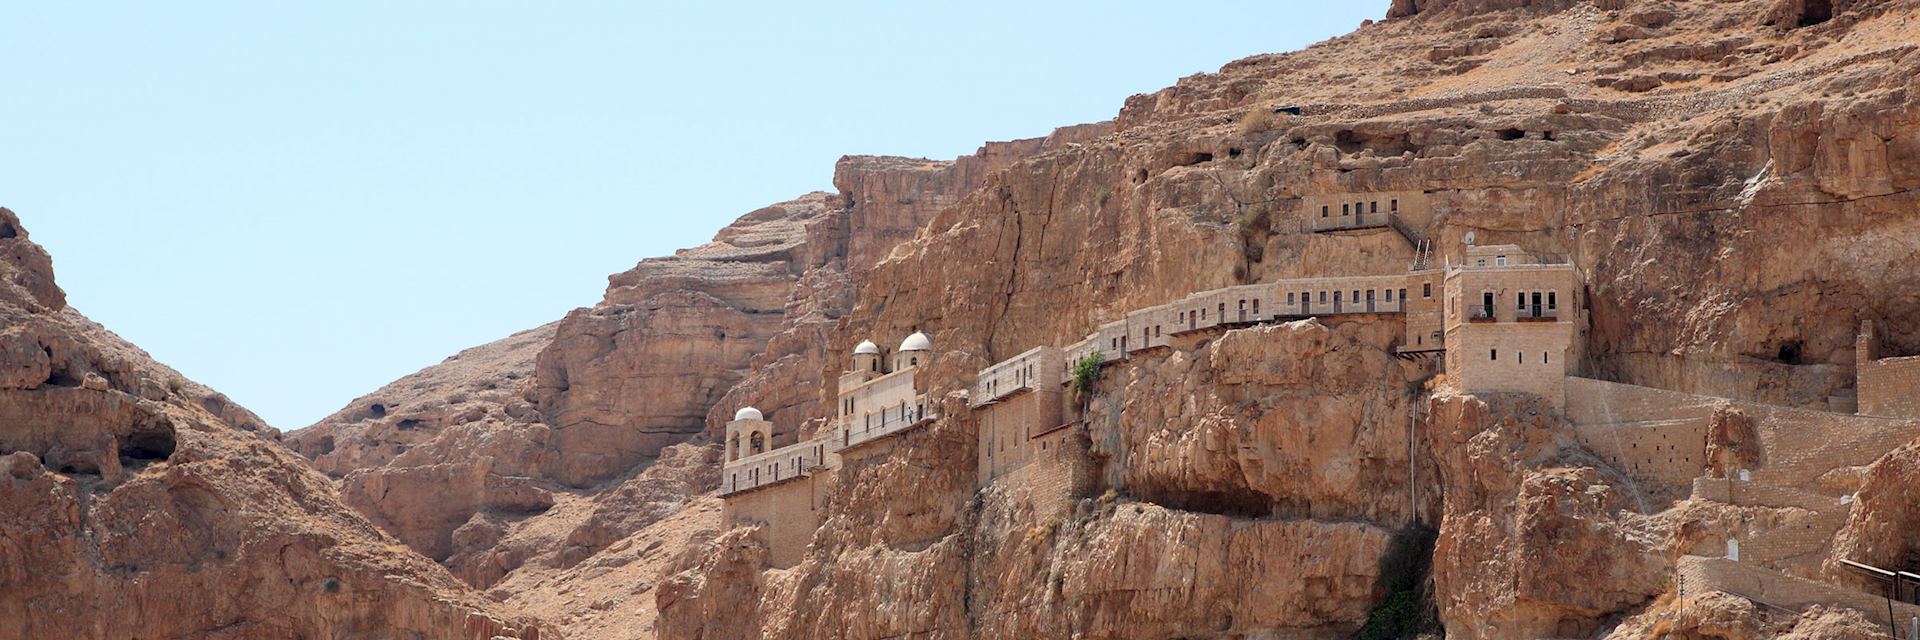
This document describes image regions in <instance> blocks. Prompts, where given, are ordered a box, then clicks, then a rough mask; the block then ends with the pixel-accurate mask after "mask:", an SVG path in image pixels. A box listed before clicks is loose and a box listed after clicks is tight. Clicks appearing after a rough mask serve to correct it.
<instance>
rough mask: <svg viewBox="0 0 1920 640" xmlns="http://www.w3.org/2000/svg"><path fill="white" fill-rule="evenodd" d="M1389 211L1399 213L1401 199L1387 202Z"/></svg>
mask: <svg viewBox="0 0 1920 640" xmlns="http://www.w3.org/2000/svg"><path fill="white" fill-rule="evenodd" d="M1387 210H1388V211H1399V210H1400V199H1399V198H1394V199H1392V200H1389V201H1387Z"/></svg>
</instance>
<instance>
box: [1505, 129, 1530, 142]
mask: <svg viewBox="0 0 1920 640" xmlns="http://www.w3.org/2000/svg"><path fill="white" fill-rule="evenodd" d="M1499 133H1500V139H1501V140H1519V139H1521V138H1525V137H1527V132H1525V131H1522V130H1520V129H1501V130H1500V132H1499Z"/></svg>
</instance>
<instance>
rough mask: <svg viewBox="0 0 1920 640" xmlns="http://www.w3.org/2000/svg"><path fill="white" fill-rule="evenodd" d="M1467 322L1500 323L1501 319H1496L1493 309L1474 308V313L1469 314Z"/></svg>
mask: <svg viewBox="0 0 1920 640" xmlns="http://www.w3.org/2000/svg"><path fill="white" fill-rule="evenodd" d="M1467 321H1468V322H1499V321H1500V319H1499V318H1496V317H1494V315H1493V307H1474V309H1473V311H1472V312H1470V313H1468V314H1467Z"/></svg>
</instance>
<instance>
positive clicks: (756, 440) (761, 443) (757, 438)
mask: <svg viewBox="0 0 1920 640" xmlns="http://www.w3.org/2000/svg"><path fill="white" fill-rule="evenodd" d="M748 442H750V443H751V446H752V447H753V453H755V454H758V453H760V452H762V451H766V450H767V438H766V436H763V435H761V434H760V432H758V431H755V432H753V437H752V438H750V439H749V440H748Z"/></svg>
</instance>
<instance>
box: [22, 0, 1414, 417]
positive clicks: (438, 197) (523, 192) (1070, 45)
mask: <svg viewBox="0 0 1920 640" xmlns="http://www.w3.org/2000/svg"><path fill="white" fill-rule="evenodd" d="M1386 5H1387V0H1369V1H1365V2H1319V3H1300V2H1275V1H1272V0H1268V1H1265V2H1224V3H1215V4H1209V5H1197V4H1194V3H1172V2H1099V3H1095V2H1072V3H1045V2H966V3H955V2H864V3H842V4H834V5H827V4H820V3H737V4H723V3H684V4H676V5H664V4H651V3H642V2H554V3H529V2H461V3H451V2H448V3H429V2H390V3H365V2H334V3H286V2H186V3H182V2H175V3H131V2H129V3H117V2H103V3H93V2H38V3H36V2H18V3H8V6H6V7H4V8H0V47H3V49H0V116H3V118H0V206H7V207H10V208H12V209H13V210H14V211H15V212H17V213H19V214H20V215H21V217H22V218H23V220H24V222H25V223H26V226H27V228H28V230H30V231H31V232H32V233H33V237H34V239H35V240H37V241H39V242H40V243H41V244H44V245H46V246H47V248H48V250H49V251H51V252H52V253H53V256H54V266H55V269H56V271H57V273H58V276H59V279H60V284H61V285H62V286H63V287H64V288H65V289H66V290H67V293H68V296H69V298H70V300H71V302H72V304H73V305H74V306H75V307H77V308H78V309H80V310H81V311H82V312H85V313H86V314H87V315H89V316H91V317H92V318H94V319H95V320H98V321H100V322H102V323H104V324H106V325H107V326H108V327H109V328H111V329H113V330H114V331H116V332H118V333H120V334H121V335H122V336H125V337H126V338H128V339H129V340H132V341H133V342H135V343H136V344H139V345H141V346H142V347H144V348H146V349H147V350H148V351H149V352H151V353H153V355H154V356H155V357H157V358H159V359H160V360H161V361H163V362H166V363H168V364H170V365H173V366H174V367H176V368H178V369H180V370H181V371H182V372H184V373H185V374H186V375H188V376H190V377H192V378H194V379H196V380H199V381H201V382H204V383H206V384H208V385H211V386H213V387H214V388H217V389H220V390H222V391H225V392H226V393H227V394H228V395H230V396H232V397H233V398H234V399H235V400H237V401H239V402H240V403H242V404H244V405H246V406H248V407H250V408H252V409H253V410H255V411H257V412H259V413H260V414H261V415H262V416H263V417H265V418H266V419H267V420H268V421H269V422H270V423H272V424H273V425H274V426H276V427H279V428H282V429H293V428H298V427H302V426H305V425H307V424H309V423H311V422H312V421H314V420H317V419H319V418H321V417H323V416H325V415H326V414H328V413H330V412H332V411H333V410H335V409H337V408H339V407H340V406H342V405H344V404H345V403H346V402H348V401H349V400H351V399H353V398H355V397H357V396H359V395H361V394H364V393H367V392H369V391H372V390H373V389H375V388H378V387H379V386H381V385H383V384H386V383H387V382H390V381H392V380H393V379H395V378H398V377H400V376H402V375H406V374H408V373H411V372H413V371H415V370H418V369H420V368H421V367H424V366H427V365H431V364H433V363H436V362H439V361H440V360H441V359H443V358H445V357H446V356H448V355H451V354H453V353H454V352H456V351H458V350H460V349H463V348H466V347H470V346H474V345H478V344H481V343H485V342H489V341H492V340H495V339H498V338H501V337H504V336H506V335H508V334H510V333H512V332H515V331H519V330H522V329H527V328H531V327H534V326H538V325H540V324H543V323H546V322H549V321H551V320H555V319H557V318H559V317H560V316H561V315H563V314H565V313H566V311H567V310H568V309H571V308H573V307H578V306H586V305H591V304H593V303H594V302H596V301H597V300H599V298H600V295H601V293H602V292H603V290H604V289H605V287H606V276H607V275H608V274H611V273H614V272H617V271H622V270H625V269H627V268H629V267H631V266H632V265H633V264H634V262H636V261H638V260H640V259H641V258H645V257H648V256H655V255H662V254H666V253H670V252H672V251H673V250H674V249H676V248H680V247H685V246H690V245H694V244H698V243H700V242H704V241H706V240H707V239H709V238H711V237H712V235H713V233H714V231H716V230H718V229H719V228H720V227H721V226H723V225H725V224H726V223H727V222H729V221H731V220H733V219H734V218H735V217H737V216H738V215H740V214H741V213H744V212H746V211H750V210H752V209H755V208H757V207H760V206H762V205H765V204H769V203H772V202H777V201H780V200H785V199H788V198H791V197H793V196H796V195H799V194H801V193H805V192H807V191H812V190H831V189H832V185H831V177H832V170H833V162H834V160H835V159H836V158H838V157H839V156H841V155H844V154H891V155H908V156H925V157H933V158H951V157H953V156H956V155H960V154H964V153H969V152H972V151H973V150H974V149H975V148H976V147H978V146H979V144H980V143H981V142H983V141H986V140H1007V139H1014V138H1023V137H1031V136H1037V135H1043V134H1045V133H1047V132H1048V131H1050V130H1051V129H1052V128H1054V127H1056V126H1060V125H1067V124H1074V123H1081V122H1092V121H1097V120H1103V119H1107V118H1111V117H1112V116H1113V115H1114V114H1115V113H1116V112H1117V111H1118V110H1119V108H1120V105H1121V102H1122V100H1124V99H1125V98H1126V97H1127V96H1128V95H1131V94H1134V93H1140V92H1148V91H1153V90H1157V89H1159V88H1161V87H1165V86H1168V85H1171V84H1172V83H1173V82H1174V81H1175V80H1176V79H1178V78H1180V77H1181V76H1186V75H1190V74H1193V73H1196V72H1201V71H1213V70H1217V69H1218V68H1219V67H1220V66H1221V65H1223V64H1225V63H1227V62H1229V61H1232V60H1234V59H1237V58H1242V57H1245V56H1248V55H1253V54H1258V53H1266V52H1276V51H1286V50H1291V49H1297V48H1300V47H1303V46H1305V45H1307V44H1311V43H1313V42H1316V41H1319V40H1323V39H1326V38H1328V37H1332V36H1334V35H1337V34H1340V33H1345V32H1347V31H1350V30H1352V29H1353V28H1354V27H1356V26H1358V25H1359V23H1360V21H1361V20H1364V19H1367V18H1379V17H1380V16H1381V15H1384V14H1385V12H1386Z"/></svg>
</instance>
